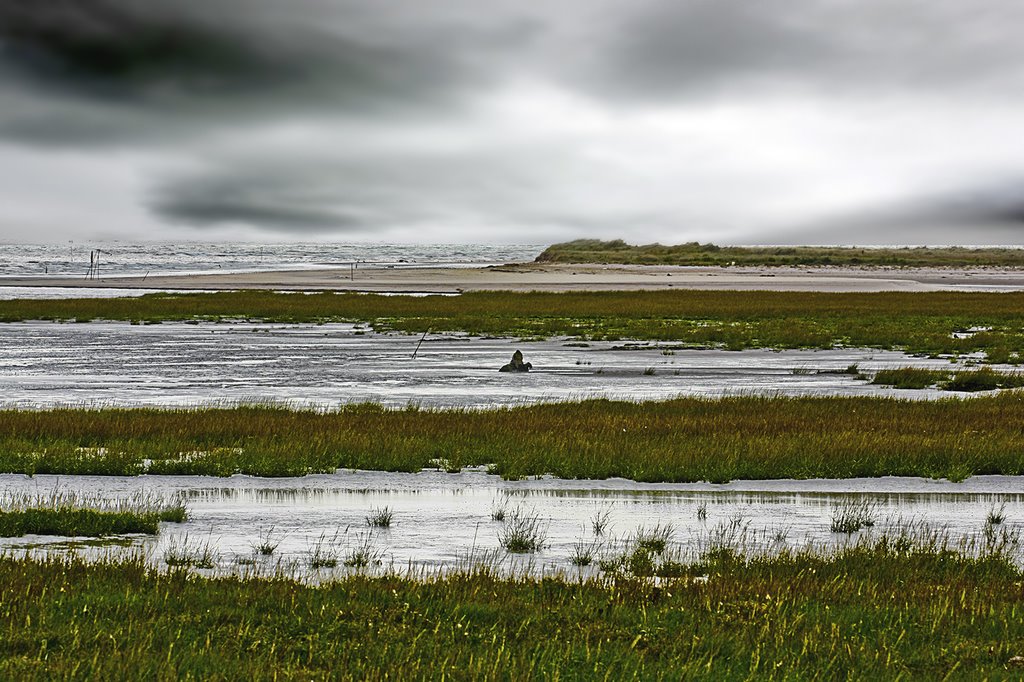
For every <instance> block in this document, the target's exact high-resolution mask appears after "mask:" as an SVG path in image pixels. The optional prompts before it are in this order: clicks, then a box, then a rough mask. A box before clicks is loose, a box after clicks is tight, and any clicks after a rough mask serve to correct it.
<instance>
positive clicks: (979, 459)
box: [0, 391, 1024, 482]
mask: <svg viewBox="0 0 1024 682" xmlns="http://www.w3.org/2000/svg"><path fill="white" fill-rule="evenodd" d="M1022 423H1024V394H1022V393H1019V392H1012V391H1011V392H1003V393H998V394H994V395H988V396H979V397H976V398H972V399H970V400H964V399H960V398H949V399H944V400H939V401H912V400H900V399H898V398H888V397H886V398H878V397H857V398H844V397H804V398H785V397H757V396H742V397H731V398H725V399H721V400H709V399H702V398H680V399H675V400H668V401H662V402H644V403H633V402H615V401H609V400H585V401H579V402H564V403H550V404H540V405H532V406H519V407H510V408H501V409H489V410H469V409H438V410H429V409H418V408H405V409H386V408H383V407H381V406H379V405H373V404H362V405H350V406H346V407H343V408H340V409H338V410H334V411H328V412H320V411H315V410H294V409H288V408H285V407H274V406H266V405H265V406H243V407H236V408H194V409H149V408H146V409H141V408H140V409H114V408H104V409H86V408H62V409H51V410H25V411H22V410H0V472H11V473H25V474H76V473H78V474H99V475H133V474H139V473H143V472H146V471H148V472H150V473H161V474H201V475H210V476H227V475H232V474H235V473H245V474H252V475H258V476H298V475H304V474H307V473H313V472H330V471H334V470H335V469H337V468H353V469H370V470H379V471H419V470H420V469H423V468H428V467H431V466H434V465H436V464H437V462H439V461H443V462H445V468H446V469H447V470H451V471H457V470H459V469H460V468H462V467H466V466H487V467H489V470H490V471H492V472H493V473H497V474H501V475H502V476H504V477H507V478H521V477H524V476H532V475H540V474H553V475H555V476H558V477H561V478H598V479H600V478H609V477H616V476H617V477H623V478H629V479H634V480H638V481H700V480H704V481H716V482H718V481H729V480H733V479H772V478H815V477H822V478H848V477H858V476H887V475H891V476H927V477H935V478H941V477H945V478H950V479H954V480H959V479H963V478H966V477H968V476H971V475H974V474H1006V475H1019V474H1024V431H1022V430H1021V428H1020V424H1022Z"/></svg>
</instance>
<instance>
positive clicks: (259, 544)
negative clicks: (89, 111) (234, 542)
mask: <svg viewBox="0 0 1024 682" xmlns="http://www.w3.org/2000/svg"><path fill="white" fill-rule="evenodd" d="M280 546H281V540H280V539H279V538H278V537H277V536H276V535H275V534H274V526H271V527H270V528H267V529H266V530H264V529H262V528H261V529H260V531H259V534H258V536H257V540H256V541H255V542H253V543H252V551H253V552H254V553H256V554H259V555H261V556H270V555H272V554H273V553H274V552H276V551H277V548H278V547H280Z"/></svg>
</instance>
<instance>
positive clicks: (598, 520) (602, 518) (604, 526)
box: [590, 507, 612, 538]
mask: <svg viewBox="0 0 1024 682" xmlns="http://www.w3.org/2000/svg"><path fill="white" fill-rule="evenodd" d="M611 517H612V510H611V509H610V508H607V507H606V508H604V509H599V510H597V511H596V512H594V514H593V515H592V516H591V517H590V530H591V532H592V533H593V534H594V537H596V538H599V537H602V536H603V535H604V534H605V532H607V530H608V525H609V523H610V522H611Z"/></svg>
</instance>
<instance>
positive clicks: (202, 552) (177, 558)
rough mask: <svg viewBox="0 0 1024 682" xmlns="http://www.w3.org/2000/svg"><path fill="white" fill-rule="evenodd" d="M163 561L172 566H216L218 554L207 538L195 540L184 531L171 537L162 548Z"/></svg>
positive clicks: (218, 559)
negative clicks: (163, 548) (164, 547)
mask: <svg viewBox="0 0 1024 682" xmlns="http://www.w3.org/2000/svg"><path fill="white" fill-rule="evenodd" d="M163 560H164V563H165V564H167V566H169V567H172V568H203V569H212V568H216V566H217V564H218V562H219V561H220V554H219V553H218V552H217V549H216V548H215V547H214V546H213V545H212V544H211V542H210V540H209V538H207V539H206V540H196V539H193V538H190V537H189V535H188V534H187V533H186V534H184V535H182V536H176V537H172V538H171V539H170V541H169V542H168V543H167V549H165V550H164V555H163Z"/></svg>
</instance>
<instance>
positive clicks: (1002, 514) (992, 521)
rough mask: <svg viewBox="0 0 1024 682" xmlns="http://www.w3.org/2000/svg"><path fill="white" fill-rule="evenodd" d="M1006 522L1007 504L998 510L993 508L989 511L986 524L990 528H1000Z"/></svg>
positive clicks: (1000, 506)
mask: <svg viewBox="0 0 1024 682" xmlns="http://www.w3.org/2000/svg"><path fill="white" fill-rule="evenodd" d="M1004 521H1006V503H1005V502H1004V503H1003V504H1001V505H999V507H998V508H996V507H992V508H991V509H989V511H988V514H987V515H986V516H985V523H986V525H989V526H998V525H999V524H1001V523H1003V522H1004Z"/></svg>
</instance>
